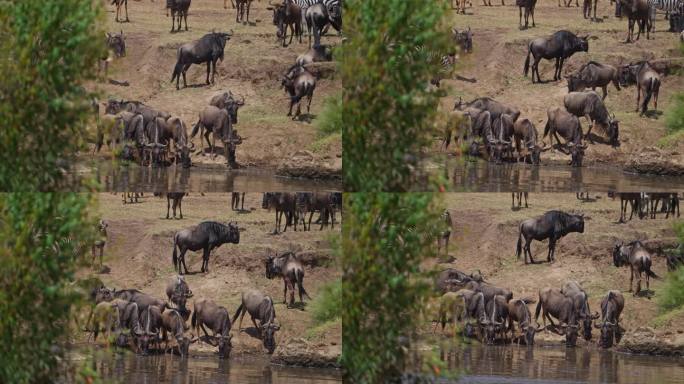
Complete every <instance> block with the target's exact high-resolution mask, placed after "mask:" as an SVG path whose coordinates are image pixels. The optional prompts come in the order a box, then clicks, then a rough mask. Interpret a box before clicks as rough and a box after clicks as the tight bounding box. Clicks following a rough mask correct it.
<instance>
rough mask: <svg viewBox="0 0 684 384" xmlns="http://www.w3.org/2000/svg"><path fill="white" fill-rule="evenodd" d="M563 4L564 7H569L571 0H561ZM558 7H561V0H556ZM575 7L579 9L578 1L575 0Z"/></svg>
mask: <svg viewBox="0 0 684 384" xmlns="http://www.w3.org/2000/svg"><path fill="white" fill-rule="evenodd" d="M563 3H564V4H565V6H566V7H570V5H571V4H572V0H563ZM558 6H559V7H560V6H561V0H558ZM575 6H576V7H579V0H575Z"/></svg>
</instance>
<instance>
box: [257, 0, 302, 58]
mask: <svg viewBox="0 0 684 384" xmlns="http://www.w3.org/2000/svg"><path fill="white" fill-rule="evenodd" d="M266 9H268V10H272V11H273V25H275V26H277V27H278V31H277V32H276V36H278V38H279V39H282V40H283V47H286V46H287V45H289V44H292V38H293V37H294V36H295V35H297V36H299V42H300V43H301V42H302V9H301V8H300V7H299V6H298V5H297V4H295V3H293V2H292V1H291V0H285V2H284V3H283V4H271V6H270V7H267V8H266ZM287 27H290V31H291V32H292V34H291V35H290V42H289V43H288V44H287V45H286V44H285V39H287Z"/></svg>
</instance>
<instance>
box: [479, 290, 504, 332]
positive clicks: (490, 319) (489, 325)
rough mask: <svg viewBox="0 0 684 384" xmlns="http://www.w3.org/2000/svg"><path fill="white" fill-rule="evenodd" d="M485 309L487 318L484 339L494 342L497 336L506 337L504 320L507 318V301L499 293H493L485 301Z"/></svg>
mask: <svg viewBox="0 0 684 384" xmlns="http://www.w3.org/2000/svg"><path fill="white" fill-rule="evenodd" d="M485 302H486V304H485V311H486V312H487V319H486V320H485V322H484V324H483V326H484V341H485V343H487V344H494V342H495V341H496V339H497V337H498V336H502V338H504V339H505V337H506V328H507V327H506V321H507V320H508V301H507V300H506V299H505V298H504V297H503V296H500V295H495V296H494V297H492V299H491V300H489V301H486V300H485Z"/></svg>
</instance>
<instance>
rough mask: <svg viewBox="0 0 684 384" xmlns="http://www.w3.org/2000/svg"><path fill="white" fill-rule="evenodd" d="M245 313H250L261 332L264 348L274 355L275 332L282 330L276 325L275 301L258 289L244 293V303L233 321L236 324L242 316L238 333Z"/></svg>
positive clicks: (255, 325)
mask: <svg viewBox="0 0 684 384" xmlns="http://www.w3.org/2000/svg"><path fill="white" fill-rule="evenodd" d="M245 313H249V316H250V317H251V318H252V323H253V324H254V327H255V328H256V329H257V330H258V331H259V335H260V337H261V339H262V340H263V343H264V347H265V348H266V349H267V350H268V353H270V354H272V353H273V351H274V350H275V347H276V342H275V332H276V331H277V330H279V329H280V325H279V324H276V313H275V308H273V299H271V296H267V295H264V294H263V293H261V292H260V291H258V290H256V289H250V290H247V291H245V292H243V293H242V303H241V304H240V306H239V307H238V309H237V311H236V312H235V315H234V316H233V320H232V321H233V323H235V320H237V318H238V316H240V322H239V323H238V331H240V329H241V328H242V318H243V317H244V316H245ZM256 320H259V324H257V322H256Z"/></svg>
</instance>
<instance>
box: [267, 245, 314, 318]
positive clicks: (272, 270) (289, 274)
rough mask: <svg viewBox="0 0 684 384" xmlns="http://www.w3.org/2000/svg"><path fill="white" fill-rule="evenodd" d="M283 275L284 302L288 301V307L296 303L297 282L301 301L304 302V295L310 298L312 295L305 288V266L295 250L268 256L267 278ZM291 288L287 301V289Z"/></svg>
mask: <svg viewBox="0 0 684 384" xmlns="http://www.w3.org/2000/svg"><path fill="white" fill-rule="evenodd" d="M278 276H280V277H282V278H283V283H284V285H285V288H283V303H287V307H288V308H290V307H293V306H294V303H295V284H296V285H297V289H298V290H299V301H300V302H301V303H302V304H303V303H304V299H303V298H302V295H304V296H306V297H307V298H308V299H309V300H311V297H310V296H309V294H308V293H306V289H304V266H303V265H302V262H301V261H300V260H299V258H298V257H297V255H296V254H295V253H294V252H285V253H283V254H281V255H280V256H278V254H276V255H275V257H274V256H268V257H267V258H266V278H267V279H273V278H275V277H278ZM288 289H289V290H290V302H289V303H288V302H287V291H288Z"/></svg>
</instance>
